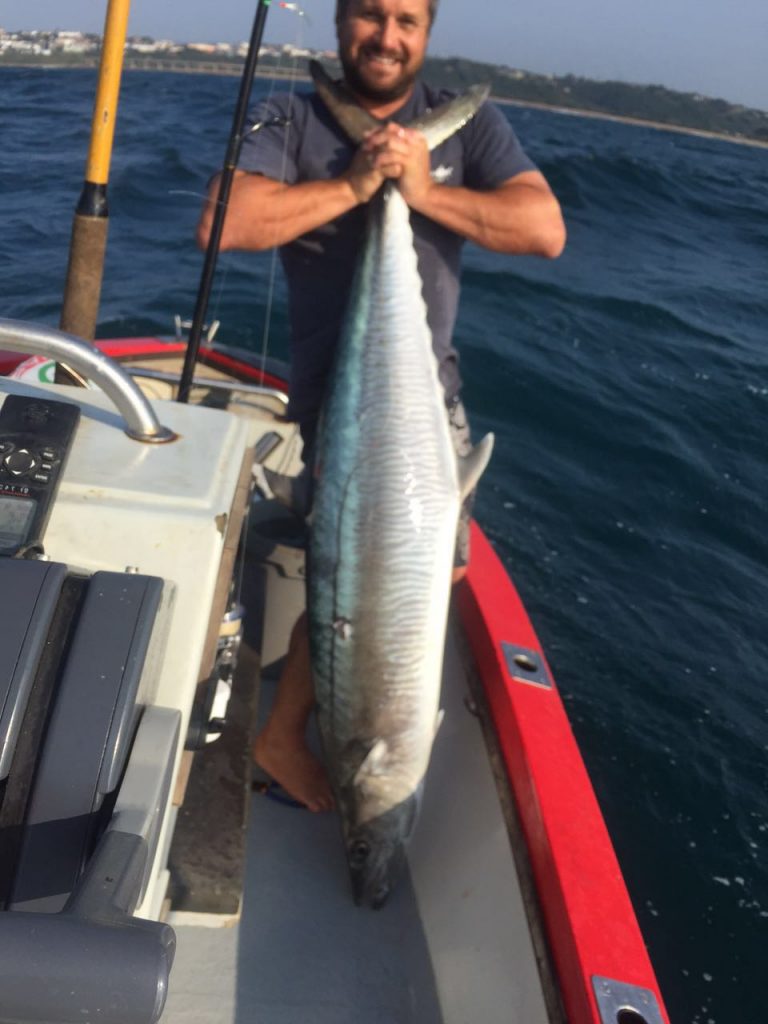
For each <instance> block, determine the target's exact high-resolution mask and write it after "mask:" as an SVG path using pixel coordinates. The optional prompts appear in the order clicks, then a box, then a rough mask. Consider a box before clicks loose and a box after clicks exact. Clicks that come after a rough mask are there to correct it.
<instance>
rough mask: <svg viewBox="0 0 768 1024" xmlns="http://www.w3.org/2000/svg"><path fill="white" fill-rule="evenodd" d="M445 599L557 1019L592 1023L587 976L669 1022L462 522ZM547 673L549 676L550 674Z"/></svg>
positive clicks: (507, 589)
mask: <svg viewBox="0 0 768 1024" xmlns="http://www.w3.org/2000/svg"><path fill="white" fill-rule="evenodd" d="M471 545H472V558H471V561H470V565H469V569H468V572H467V577H466V579H465V581H464V582H463V583H462V584H461V585H460V587H459V590H458V594H457V598H458V605H459V611H460V614H461V618H462V621H463V624H464V627H465V630H466V633H467V637H468V640H469V644H470V647H471V649H472V652H473V655H474V658H475V661H476V663H477V667H478V672H479V676H480V679H481V682H482V685H483V687H484V689H485V692H486V694H487V697H488V702H489V705H490V710H491V715H492V718H493V721H494V724H495V727H496V732H497V734H498V738H499V742H500V745H501V750H502V755H503V758H504V762H505V765H506V770H507V776H508V778H509V781H510V785H511V787H512V790H513V792H514V795H515V800H516V803H517V807H518V811H519V814H520V818H521V822H522V827H523V831H524V833H525V837H526V842H527V846H528V851H529V854H530V857H531V864H532V869H533V873H534V877H535V879H536V886H537V890H538V894H539V899H540V902H541V907H542V913H543V916H544V922H545V926H546V929H547V935H548V939H549V943H550V948H551V950H552V955H553V958H554V960H555V966H556V969H557V974H558V977H559V980H560V985H561V991H562V995H563V1001H564V1003H565V1009H566V1015H567V1018H568V1021H569V1024H601V1017H600V1014H599V1011H598V1007H597V1001H596V999H595V994H594V990H593V987H592V979H593V978H594V977H596V976H597V977H602V978H610V979H612V980H614V981H619V982H622V983H624V984H627V985H636V986H639V987H641V988H645V989H649V990H650V991H651V992H653V994H654V995H655V997H656V1000H657V1002H658V1004H659V1009H660V1010H661V1013H662V1018H663V1019H664V1020H665V1021H667V1022H668V1021H669V1018H668V1016H667V1013H666V1010H665V1008H664V1003H663V1000H662V997H661V993H660V991H659V987H658V983H657V981H656V976H655V974H654V971H653V967H652V966H651V962H650V959H649V957H648V953H647V951H646V948H645V943H644V942H643V937H642V935H641V933H640V928H639V925H638V923H637V919H636V917H635V913H634V910H633V908H632V904H631V902H630V899H629V894H628V892H627V888H626V885H625V883H624V879H623V877H622V874H621V870H620V868H619V864H618V861H617V859H616V855H615V853H614V850H613V846H612V844H611V840H610V837H609V835H608V830H607V828H606V825H605V822H604V820H603V816H602V813H601V811H600V807H599V805H598V803H597V798H596V797H595V793H594V790H593V788H592V784H591V782H590V780H589V776H588V775H587V770H586V768H585V766H584V762H583V760H582V758H581V754H580V752H579V748H578V746H577V744H576V740H575V738H574V736H573V732H572V731H571V727H570V723H569V722H568V717H567V715H566V712H565V708H564V707H563V703H562V701H561V699H560V695H559V694H558V692H557V689H556V688H555V687H554V686H553V687H552V688H551V689H548V688H545V687H542V686H537V685H532V684H531V683H525V682H519V681H517V680H515V679H513V678H512V676H511V675H510V673H509V671H508V669H507V664H506V660H505V658H504V654H503V651H502V646H501V645H502V643H511V644H513V645H515V646H517V647H524V648H526V649H528V650H533V651H536V652H537V653H538V654H539V655H540V656H541V658H542V659H543V660H544V661H545V663H546V659H544V653H543V651H542V650H541V645H540V644H539V641H538V639H537V637H536V634H535V632H534V629H533V626H532V625H531V622H530V620H529V618H528V615H527V614H526V611H525V608H524V607H523V604H522V601H521V600H520V597H519V595H518V593H517V591H516V590H515V587H514V585H513V583H512V581H511V580H510V578H509V576H508V575H507V572H506V570H505V569H504V567H503V565H502V564H501V562H500V560H499V558H498V557H497V555H496V553H495V552H494V550H493V548H492V547H491V545H490V543H489V541H488V539H487V538H486V537H485V535H484V534H483V532H482V531H481V530H480V528H479V527H478V526H477V524H476V523H473V524H472V535H471ZM550 674H551V673H550Z"/></svg>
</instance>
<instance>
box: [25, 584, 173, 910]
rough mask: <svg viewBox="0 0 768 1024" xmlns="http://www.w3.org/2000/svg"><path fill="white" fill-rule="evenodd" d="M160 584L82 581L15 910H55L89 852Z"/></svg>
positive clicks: (122, 744)
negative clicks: (84, 584) (84, 583)
mask: <svg viewBox="0 0 768 1024" xmlns="http://www.w3.org/2000/svg"><path fill="white" fill-rule="evenodd" d="M162 592H163V581H162V580H159V579H156V578H153V577H149V576H140V575H138V574H136V575H131V574H126V573H111V572H98V573H96V574H95V575H94V576H92V577H91V578H90V580H89V582H88V585H87V588H86V593H85V597H84V600H83V604H82V609H81V611H80V614H79V617H78V619H77V622H76V625H75V628H74V633H73V635H72V638H71V642H70V646H69V651H68V654H67V657H66V661H65V664H64V666H63V671H62V673H61V676H60V679H59V684H58V689H57V693H56V696H55V699H54V702H53V707H52V709H51V712H50V719H49V722H48V727H47V730H46V735H45V742H44V744H43V747H42V751H41V754H40V758H39V761H38V765H37V771H36V773H35V780H34V784H33V786H32V789H31V792H30V796H29V803H28V806H27V812H26V816H25V821H24V830H23V835H22V841H21V849H20V854H19V862H18V866H17V869H16V873H15V877H14V881H13V885H12V889H11V894H10V899H9V906H10V909H12V910H37V911H45V912H49V913H53V912H55V911H58V910H61V909H62V907H63V906H64V904H65V902H66V900H67V898H68V896H69V894H70V893H71V892H72V890H73V888H74V887H75V884H76V883H77V880H78V878H79V876H80V874H81V872H82V870H83V867H84V865H85V863H86V861H87V859H88V856H89V855H90V853H91V852H92V849H93V845H94V843H95V839H96V837H97V834H98V828H99V822H100V816H99V812H100V810H101V808H102V805H103V804H104V801H105V799H106V798H107V796H108V795H109V794H111V793H114V792H115V791H116V789H117V786H118V783H119V781H120V778H121V776H122V774H123V771H124V769H125V764H126V758H127V755H128V751H129V750H130V744H131V742H132V740H133V737H134V733H135V731H136V725H137V722H138V717H139V712H140V704H139V700H140V684H141V682H142V678H143V670H144V667H145V662H146V661H147V654H148V651H149V647H150V639H151V636H152V631H153V627H154V623H155V618H156V615H157V611H158V608H159V606H160V600H161V596H162ZM53 851H55V856H52V855H51V854H52V852H53Z"/></svg>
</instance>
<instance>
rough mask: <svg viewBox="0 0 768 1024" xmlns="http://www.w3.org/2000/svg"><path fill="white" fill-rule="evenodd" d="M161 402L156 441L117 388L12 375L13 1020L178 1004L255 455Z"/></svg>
mask: <svg viewBox="0 0 768 1024" xmlns="http://www.w3.org/2000/svg"><path fill="white" fill-rule="evenodd" d="M52 333H54V332H52ZM4 340H6V339H4ZM19 347H21V346H19ZM100 358H101V357H100ZM102 361H103V359H102ZM118 372H121V371H118ZM5 403H9V409H8V410H6V413H7V415H6V417H5V419H4V418H3V406H4V405H5ZM157 405H158V409H157V418H158V420H159V422H160V423H162V424H163V425H164V428H166V429H164V433H163V436H162V441H163V442H164V443H147V442H148V441H150V442H151V441H155V442H156V441H157V440H158V438H157V437H154V438H149V439H148V438H144V439H143V440H136V439H135V438H136V432H135V431H133V432H132V433H133V436H129V434H128V433H126V429H125V421H124V419H123V416H122V415H121V414H120V413H119V412H117V411H116V410H115V407H114V404H113V402H112V401H111V400H110V399H109V398H108V397H107V396H105V395H104V394H103V393H101V392H99V391H93V390H90V389H82V388H70V387H62V386H57V385H44V384H41V385H40V386H30V385H28V384H24V383H21V382H17V381H12V380H8V379H6V378H0V435H2V425H3V423H4V422H6V423H9V424H10V425H11V426H14V424H15V426H16V427H18V423H19V422H20V421H19V416H22V418H23V423H24V427H25V430H27V434H28V436H27V434H25V435H24V437H23V438H21V436H20V434H19V433H18V431H17V432H16V433H13V431H12V430H10V427H9V431H8V437H7V438H6V440H5V442H3V440H2V437H0V541H2V544H0V547H2V550H3V553H2V554H0V965H1V966H0V991H1V992H2V1013H1V1014H0V1016H1V1017H2V1019H4V1020H5V1019H8V1020H13V1021H18V1022H26V1021H29V1022H31V1021H43V1020H46V1021H56V1022H57V1024H68V1022H70V1021H71V1022H74V1021H87V1020H99V1021H101V1022H104V1024H154V1022H155V1021H157V1020H158V1018H159V1016H160V1014H161V1012H162V1009H163V1005H164V1003H165V997H166V993H167V985H168V974H169V971H170V967H171V964H172V962H173V954H174V948H175V938H174V933H173V930H172V929H171V928H170V927H169V926H168V925H166V924H162V923H160V922H159V921H158V920H157V919H158V918H159V917H160V916H161V912H162V908H163V902H164V900H165V897H166V888H167V883H168V871H167V858H168V849H169V844H170V840H171V836H172V833H173V828H174V824H175V819H176V814H177V808H178V804H179V803H180V799H181V795H182V792H183V778H180V771H179V769H180V764H181V761H182V754H183V750H184V747H185V740H186V738H187V736H188V731H189V729H190V721H191V719H192V716H193V708H194V707H195V706H196V705H197V704H199V703H200V701H201V695H202V697H203V698H204V697H205V691H206V689H208V690H210V686H211V685H215V677H216V651H217V646H218V644H217V641H218V637H219V627H220V623H221V621H222V619H223V618H224V617H225V616H226V613H227V609H228V603H229V601H230V589H231V574H232V562H233V560H234V551H235V549H236V547H237V542H238V539H239V534H240V528H241V523H242V519H243V514H244V510H245V506H246V504H247V501H248V496H249V483H250V478H251V463H252V455H253V451H252V441H251V438H250V436H249V427H248V424H247V422H246V421H245V420H242V419H238V418H236V417H235V416H232V415H230V414H228V413H226V412H222V411H219V410H212V409H204V408H200V407H190V406H186V405H178V404H172V403H157ZM11 408H12V409H13V410H14V413H13V416H15V417H16V418H15V419H14V418H13V416H10V410H11ZM73 409H76V410H79V417H78V416H77V415H74V414H71V413H72V410H73ZM60 413H62V414H63V415H64V419H66V420H67V422H68V423H69V424H70V425H71V430H70V433H71V439H70V442H69V451H68V453H67V452H66V451H63V449H64V448H65V447H66V443H62V446H61V447H62V450H61V451H59V450H56V449H55V446H54V444H53V441H52V439H51V438H50V437H48V435H47V434H46V429H47V428H46V424H48V427H50V422H51V420H52V419H54V420H55V419H56V417H57V415H59V414H60ZM153 415H154V414H153ZM9 416H10V418H9ZM155 422H157V421H155ZM150 426H151V422H150ZM49 432H50V431H49ZM37 434H39V436H36V435H37ZM43 435H45V436H43ZM67 454H68V459H67V458H66V455H67ZM43 467H47V468H43ZM54 477H55V478H56V479H55V480H54ZM51 484H55V485H56V486H50V485H51ZM202 703H203V704H205V699H203V701H202ZM209 704H210V702H209ZM198 718H199V716H198ZM204 724H205V723H204ZM195 730H196V735H197V737H198V741H199V736H200V722H199V720H198V721H197V722H196V725H195ZM204 733H205V729H204V728H203V741H204V739H205V736H204Z"/></svg>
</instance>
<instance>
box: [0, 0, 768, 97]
mask: <svg viewBox="0 0 768 1024" xmlns="http://www.w3.org/2000/svg"><path fill="white" fill-rule="evenodd" d="M301 4H302V6H303V8H304V11H305V16H304V17H298V16H297V15H296V14H293V13H291V12H289V11H286V10H282V9H280V8H279V7H278V6H277V4H276V3H275V4H274V6H273V7H272V9H271V11H270V14H269V18H268V22H267V33H266V40H267V41H268V42H293V43H297V44H299V45H304V46H306V47H309V48H312V49H326V48H335V37H334V32H333V10H334V0H301ZM105 6H106V3H105V0H104V2H102V0H35V2H34V3H32V4H30V2H29V0H0V27H2V28H4V29H6V31H13V30H15V29H21V28H43V29H50V28H60V29H80V30H81V31H89V32H101V30H102V27H103V18H104V15H103V12H104V9H105ZM255 9H256V3H255V0H217V2H216V3H210V2H209V0H161V2H159V3H158V0H133V3H132V4H131V16H130V22H129V32H130V33H131V34H134V35H149V36H152V37H154V38H155V39H174V40H176V41H178V42H234V41H241V40H244V39H248V38H249V36H250V33H251V26H252V24H253V17H254V12H255ZM430 52H431V53H433V54H435V55H436V56H444V57H447V56H462V57H468V58H471V59H474V60H480V61H487V62H488V63H493V64H507V65H509V66H511V67H516V68H523V69H525V70H527V71H535V72H539V73H542V74H555V75H564V74H574V75H580V76H583V77H585V78H598V79H617V80H620V81H625V82H637V83H640V84H650V83H653V84H657V85H665V86H667V87H668V88H670V89H680V90H682V91H684V92H699V93H702V94H703V95H705V96H713V97H718V98H722V99H726V100H729V101H731V102H732V103H743V104H745V105H746V106H751V107H758V108H760V109H763V110H768V70H767V69H768V0H730V2H728V3H726V2H724V0H642V2H641V0H633V2H630V0H536V2H535V3H533V4H532V3H525V4H524V3H515V2H514V0H484V2H480V3H478V2H470V3H466V2H464V3H462V2H460V0H441V3H440V9H439V14H438V18H437V21H436V23H435V28H434V31H433V34H432V40H431V47H430Z"/></svg>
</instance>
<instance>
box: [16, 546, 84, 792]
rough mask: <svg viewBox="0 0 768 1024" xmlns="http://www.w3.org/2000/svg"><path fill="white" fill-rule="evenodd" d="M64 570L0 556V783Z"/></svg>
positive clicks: (17, 729)
mask: <svg viewBox="0 0 768 1024" xmlns="http://www.w3.org/2000/svg"><path fill="white" fill-rule="evenodd" d="M66 575H67V570H66V567H65V566H63V565H57V564H56V563H51V562H48V563H46V562H27V561H23V560H19V559H13V558H4V559H1V560H0V783H4V782H5V781H6V780H7V778H8V774H9V772H10V768H11V762H12V761H13V756H14V753H15V751H16V744H17V741H18V738H19V732H20V730H21V725H22V722H23V720H24V715H25V713H26V710H27V703H28V701H29V694H30V690H31V688H32V682H33V680H34V678H35V675H36V673H37V670H38V667H39V664H40V659H41V657H42V654H43V650H44V648H45V644H46V640H47V638H48V633H49V631H50V628H51V622H52V619H53V614H54V612H55V610H56V607H57V604H58V601H59V598H60V596H61V588H62V585H63V583H64V579H65V578H66Z"/></svg>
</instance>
